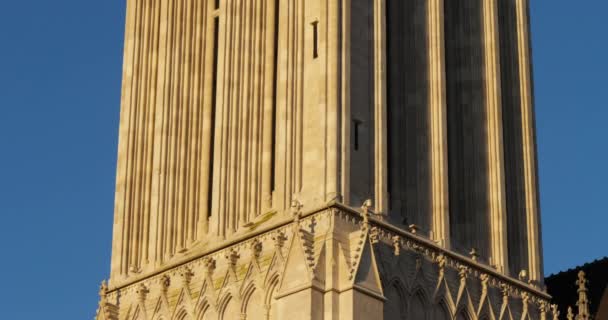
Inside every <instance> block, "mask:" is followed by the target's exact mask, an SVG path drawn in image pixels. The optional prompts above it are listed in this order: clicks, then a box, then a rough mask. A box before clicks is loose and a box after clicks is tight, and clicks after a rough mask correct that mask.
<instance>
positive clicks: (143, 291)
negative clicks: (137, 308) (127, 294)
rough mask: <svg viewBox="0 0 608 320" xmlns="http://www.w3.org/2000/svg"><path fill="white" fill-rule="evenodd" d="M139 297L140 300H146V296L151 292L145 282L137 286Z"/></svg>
mask: <svg viewBox="0 0 608 320" xmlns="http://www.w3.org/2000/svg"><path fill="white" fill-rule="evenodd" d="M136 293H137V297H138V298H139V301H140V302H144V301H146V297H148V293H150V290H149V289H148V287H146V285H145V284H143V283H141V284H140V285H139V286H137V291H136Z"/></svg>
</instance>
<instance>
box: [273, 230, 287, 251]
mask: <svg viewBox="0 0 608 320" xmlns="http://www.w3.org/2000/svg"><path fill="white" fill-rule="evenodd" d="M272 240H274V246H275V248H276V249H277V250H280V249H283V247H284V246H285V241H287V236H285V232H283V231H279V232H277V233H276V234H275V235H274V236H273V237H272Z"/></svg>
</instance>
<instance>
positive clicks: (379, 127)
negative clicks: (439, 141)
mask: <svg viewBox="0 0 608 320" xmlns="http://www.w3.org/2000/svg"><path fill="white" fill-rule="evenodd" d="M386 68H387V66H386V1H385V0H374V195H375V203H374V206H375V209H376V211H377V212H378V213H384V212H386V211H387V210H388V207H387V206H388V174H387V172H388V162H387V157H388V153H387V137H386V135H387V123H386V121H387V120H386V108H387V105H386V84H387V77H386Z"/></svg>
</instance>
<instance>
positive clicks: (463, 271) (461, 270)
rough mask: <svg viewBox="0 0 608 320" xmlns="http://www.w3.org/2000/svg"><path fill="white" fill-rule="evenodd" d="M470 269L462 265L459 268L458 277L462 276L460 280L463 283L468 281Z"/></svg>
mask: <svg viewBox="0 0 608 320" xmlns="http://www.w3.org/2000/svg"><path fill="white" fill-rule="evenodd" d="M469 271H470V269H469V267H467V266H464V265H460V266H458V275H459V276H460V280H461V281H465V280H466V279H467V276H468V275H469Z"/></svg>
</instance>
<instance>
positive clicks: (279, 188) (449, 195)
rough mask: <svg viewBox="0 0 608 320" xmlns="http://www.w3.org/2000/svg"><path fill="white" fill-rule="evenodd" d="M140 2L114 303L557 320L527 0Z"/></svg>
mask: <svg viewBox="0 0 608 320" xmlns="http://www.w3.org/2000/svg"><path fill="white" fill-rule="evenodd" d="M126 3H127V21H126V33H125V48H124V52H125V54H124V73H123V87H122V106H121V115H120V134H119V139H120V141H119V150H118V166H117V178H116V200H115V213H114V217H115V218H114V236H113V245H112V262H111V274H110V279H109V281H108V283H107V284H106V283H104V284H103V285H102V288H101V292H100V295H101V301H100V307H99V309H98V312H97V318H96V319H98V320H101V319H105V320H158V319H163V320H172V319H178V320H184V319H192V320H203V319H205V320H210V319H213V320H216V319H217V320H232V319H235V320H236V319H248V320H249V319H265V320H267V319H273V320H274V319H289V320H304V319H307V320H308V319H315V320H330V319H331V320H338V319H344V320H348V319H387V320H388V319H390V320H393V319H394V320H398V319H446V320H447V319H470V320H475V319H557V314H554V313H552V312H551V307H550V306H549V305H548V301H549V296H548V295H547V294H546V292H545V289H544V284H543V273H542V269H543V266H542V247H541V237H540V220H539V217H540V214H539V199H538V187H537V186H538V181H537V160H536V141H535V139H536V138H535V124H534V122H535V120H534V103H533V83H532V76H531V73H532V72H531V57H530V55H531V54H530V36H529V9H528V0H465V1H448V0H127V1H126Z"/></svg>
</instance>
